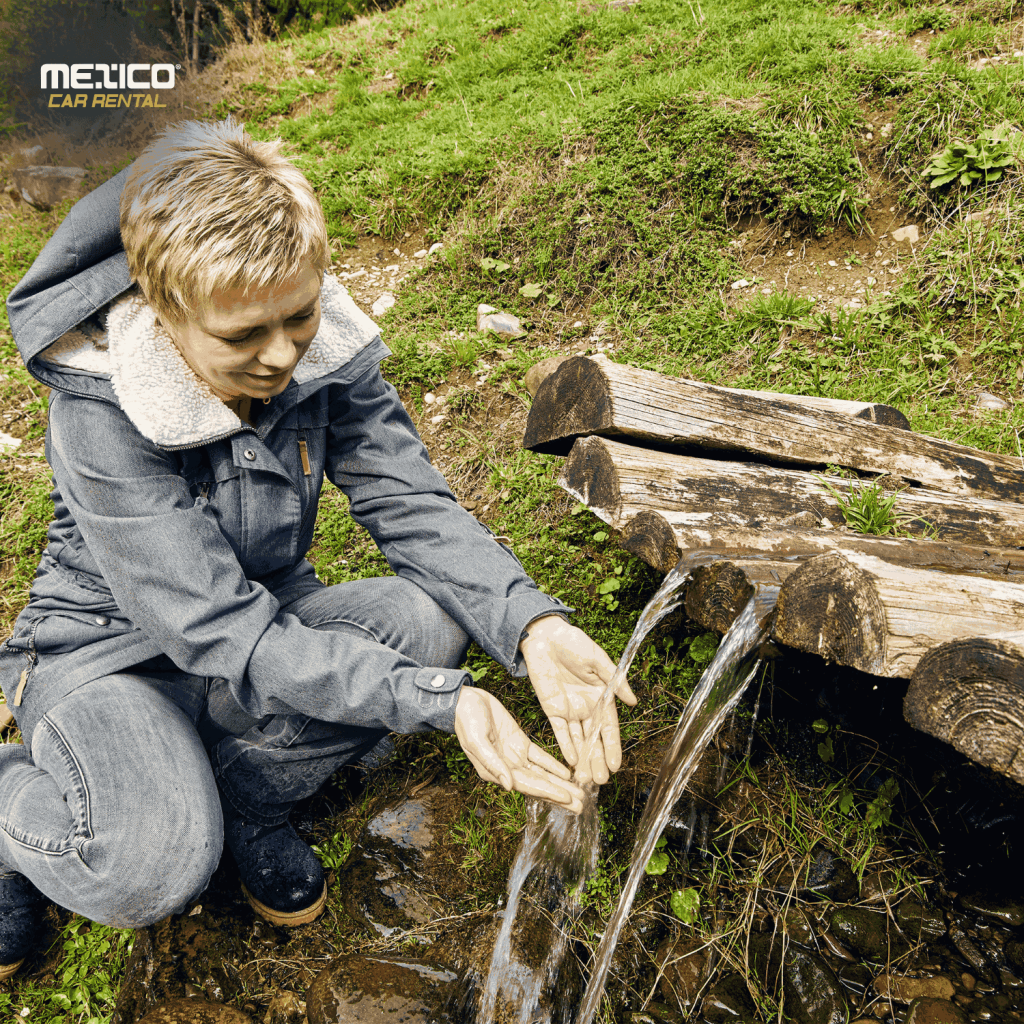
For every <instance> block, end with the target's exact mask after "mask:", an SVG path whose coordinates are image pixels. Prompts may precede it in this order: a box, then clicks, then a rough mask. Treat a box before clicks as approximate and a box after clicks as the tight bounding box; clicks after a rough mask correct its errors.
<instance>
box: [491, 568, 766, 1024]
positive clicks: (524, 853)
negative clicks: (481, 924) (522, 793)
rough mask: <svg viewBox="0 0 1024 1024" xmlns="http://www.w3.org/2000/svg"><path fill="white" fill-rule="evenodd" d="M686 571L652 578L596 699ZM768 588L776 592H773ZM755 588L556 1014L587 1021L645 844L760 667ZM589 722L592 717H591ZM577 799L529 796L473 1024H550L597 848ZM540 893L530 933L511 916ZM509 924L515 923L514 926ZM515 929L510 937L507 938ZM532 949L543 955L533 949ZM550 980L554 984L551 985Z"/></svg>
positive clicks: (707, 674)
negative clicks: (538, 922) (539, 931)
mask: <svg viewBox="0 0 1024 1024" xmlns="http://www.w3.org/2000/svg"><path fill="white" fill-rule="evenodd" d="M689 578H690V573H689V571H688V570H686V569H681V568H677V569H673V570H672V572H670V573H669V574H668V575H667V576H666V577H665V579H664V581H663V582H662V585H661V587H660V588H659V589H658V591H657V593H656V594H655V595H654V597H653V598H651V600H650V602H649V603H648V605H647V607H646V608H645V609H644V610H643V612H642V614H641V615H640V618H639V620H638V621H637V624H636V628H635V629H634V630H633V634H632V636H631V637H630V639H629V642H628V643H627V644H626V649H625V650H624V651H623V653H622V657H621V658H620V659H619V663H618V665H617V666H616V669H615V674H614V676H613V678H612V680H611V682H610V683H609V684H608V686H607V687H606V688H605V690H604V692H603V694H602V696H601V698H600V702H601V705H602V706H603V707H607V705H608V704H610V703H611V702H612V701H613V700H614V699H615V691H616V690H617V689H618V687H619V684H620V683H621V681H622V680H624V679H625V678H626V674H627V672H628V671H629V667H630V665H631V664H632V661H633V658H634V657H635V655H636V652H637V650H638V649H639V647H640V644H641V643H642V642H643V640H644V638H645V637H646V636H647V634H648V633H649V632H650V631H651V630H652V629H653V628H654V626H655V625H656V624H657V623H658V622H659V621H660V620H661V619H663V618H664V617H665V616H666V615H668V614H669V612H671V611H673V610H674V609H675V608H677V607H678V606H679V603H680V600H681V598H680V597H679V591H680V590H681V589H682V587H684V586H685V584H686V583H687V582H688V581H689ZM776 593H777V591H776ZM766 596H768V598H769V602H770V603H773V602H771V598H772V597H774V596H775V595H765V594H759V593H757V592H755V594H754V596H753V597H752V598H751V599H750V602H749V603H748V604H747V606H746V608H745V609H744V610H743V611H742V612H741V613H740V615H739V616H738V617H737V618H736V621H735V622H734V623H733V624H732V626H731V627H730V629H729V631H728V632H727V633H726V634H725V636H724V637H723V638H722V643H721V645H720V646H719V649H718V652H717V654H716V655H715V658H714V660H713V661H712V662H711V664H710V665H709V666H708V667H707V669H706V670H705V671H704V674H703V675H702V676H701V678H700V682H699V683H698V684H697V688H696V689H695V690H694V692H693V694H692V696H691V697H690V699H689V701H688V702H687V705H686V708H685V709H684V711H683V714H682V716H681V717H680V719H679V724H678V725H677V726H676V731H675V734H674V736H673V739H672V743H671V745H670V747H669V750H668V752H667V753H666V755H665V758H664V760H663V762H662V765H661V769H660V771H659V773H658V777H657V779H656V780H655V783H654V787H653V788H652V790H651V793H650V796H649V797H648V800H647V805H646V807H645V809H644V814H643V817H642V818H641V821H640V826H639V830H638V833H637V839H636V844H635V846H634V849H633V855H632V859H631V867H630V871H629V875H628V876H627V879H626V882H625V885H624V886H623V889H622V894H621V896H620V899H619V903H618V906H617V907H616V909H615V913H614V914H613V915H612V917H611V919H610V920H609V922H608V926H607V928H606V929H605V933H604V936H603V937H602V939H601V943H600V945H599V947H598V949H597V952H596V953H595V955H594V960H593V966H592V968H591V974H590V981H589V983H588V985H587V989H586V993H585V995H584V998H583V1002H582V1005H581V1006H580V1008H579V1011H578V1013H573V1012H571V1011H570V1012H562V1013H561V1014H559V1016H561V1017H562V1018H563V1019H571V1018H575V1021H576V1024H590V1021H591V1019H592V1018H593V1016H594V1013H595V1011H596V1009H597V1006H598V1003H599V1002H600V999H601V995H602V993H603V992H604V984H605V980H606V978H607V974H608V969H609V966H610V964H611V958H612V954H613V952H614V951H615V947H616V945H617V943H618V939H619V935H620V933H621V931H622V928H623V925H624V924H625V921H626V917H627V916H628V914H629V911H630V908H631V907H632V904H633V899H634V897H635V895H636V891H637V888H638V887H639V884H640V881H641V879H642V878H643V874H644V867H645V866H646V864H647V862H648V860H649V859H650V857H651V854H652V853H653V852H654V847H655V843H656V842H657V841H658V837H659V836H660V835H661V831H662V829H663V828H664V827H665V823H666V821H667V820H668V817H669V815H670V814H671V811H672V808H673V806H674V805H675V803H676V801H677V800H678V799H679V797H680V796H681V795H682V792H683V790H684V789H685V787H686V784H687V783H688V782H689V780H690V777H691V776H692V775H693V772H694V770H695V769H696V767H697V764H698V762H699V760H700V756H701V754H702V753H703V752H704V749H705V747H706V746H707V744H708V743H709V742H710V740H711V739H712V738H713V737H714V735H715V733H716V732H717V731H718V729H719V728H720V727H721V725H722V723H723V721H724V720H725V717H726V715H728V713H729V712H730V710H731V709H732V708H733V707H735V705H736V703H737V702H738V701H739V699H740V697H741V696H742V694H743V691H744V690H745V689H746V687H747V684H748V683H749V682H750V680H751V679H752V678H753V676H754V673H755V672H756V671H757V667H758V665H759V663H760V661H759V658H758V656H757V651H758V648H759V647H760V645H761V643H762V641H763V640H764V637H765V634H766V629H765V627H763V626H761V625H760V621H761V620H762V617H763V615H764V613H765V610H766V608H765V605H766V601H765V597H766ZM597 720H600V719H599V718H598V719H597ZM598 735H599V734H598V732H597V731H596V730H595V731H594V732H593V733H592V734H591V736H590V737H588V739H587V741H586V742H585V743H584V749H583V751H582V752H581V755H580V764H588V763H589V759H590V755H591V752H592V748H593V745H594V743H596V741H597V736H598ZM585 789H586V792H587V800H586V802H585V805H584V810H583V813H582V814H581V815H579V817H575V816H574V815H572V814H569V813H568V812H567V811H565V810H563V809H562V808H559V807H555V806H552V805H550V804H546V803H542V802H540V801H536V800H531V801H529V802H528V805H527V807H528V821H527V827H526V831H525V834H524V837H523V843H522V846H521V847H520V849H519V852H518V854H517V855H516V859H515V862H514V864H513V866H512V871H511V873H510V875H509V895H508V903H507V905H506V908H505V910H504V912H503V915H502V924H501V928H500V930H499V933H498V938H497V940H496V942H495V945H494V951H493V953H492V956H491V963H490V968H489V970H488V974H487V977H486V979H484V982H483V985H482V986H481V989H480V997H479V1003H478V1012H477V1022H478V1024H496V1022H497V1021H500V1022H501V1024H550V1022H551V1021H552V1019H553V1017H554V1015H555V1009H556V1005H557V1004H556V1000H557V998H558V994H557V992H555V990H556V989H558V988H562V989H563V991H562V993H561V996H562V1002H563V1003H567V1002H568V1001H569V997H568V995H567V993H566V992H565V991H564V989H565V979H564V978H561V977H560V974H561V971H562V961H563V959H564V956H565V951H566V947H567V942H568V938H567V936H568V932H569V929H570V927H571V923H572V921H573V920H574V919H575V918H576V916H577V915H578V914H579V912H580V901H579V894H580V891H581V889H582V887H583V884H584V882H585V881H586V879H587V878H589V877H590V876H591V875H592V874H593V873H594V871H595V869H596V866H597V853H598V815H597V787H596V786H595V785H593V784H589V785H588V786H586V787H585ZM527 886H529V888H530V891H531V895H535V894H538V893H539V894H540V896H541V899H542V901H543V902H544V904H545V906H544V912H543V915H542V916H543V919H544V924H545V934H544V936H543V939H542V940H541V942H540V943H539V944H538V941H537V937H536V935H532V941H531V937H527V933H530V932H532V929H530V928H529V927H527V926H524V924H523V922H522V915H520V909H521V904H522V900H523V893H524V888H526V887H527ZM517 922H518V923H517ZM517 932H518V934H517ZM538 945H539V946H540V948H541V949H542V950H543V955H542V956H540V955H538V948H537V947H538ZM556 981H557V982H558V985H556V984H555V983H556Z"/></svg>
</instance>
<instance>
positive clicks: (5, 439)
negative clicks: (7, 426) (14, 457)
mask: <svg viewBox="0 0 1024 1024" xmlns="http://www.w3.org/2000/svg"><path fill="white" fill-rule="evenodd" d="M20 445H21V438H20V437H12V436H11V435H10V434H5V433H4V432H3V431H2V430H0V455H5V454H6V453H7V452H13V451H14V449H15V448H18V447H20Z"/></svg>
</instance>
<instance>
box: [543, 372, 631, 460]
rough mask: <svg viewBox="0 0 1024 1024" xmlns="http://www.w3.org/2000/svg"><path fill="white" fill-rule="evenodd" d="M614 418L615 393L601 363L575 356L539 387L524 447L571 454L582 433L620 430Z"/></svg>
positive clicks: (549, 453)
mask: <svg viewBox="0 0 1024 1024" xmlns="http://www.w3.org/2000/svg"><path fill="white" fill-rule="evenodd" d="M613 419H614V417H613V413H612V396H611V392H610V390H609V388H608V382H607V380H606V378H605V376H604V374H603V373H602V372H601V368H600V366H599V365H598V364H597V363H595V362H594V361H593V360H592V359H587V358H586V357H584V356H573V357H572V358H571V359H567V360H566V361H565V362H564V363H562V365H561V366H560V367H559V368H558V369H557V370H556V371H555V372H554V373H552V374H551V375H550V376H549V377H547V378H546V379H545V380H544V382H543V383H542V384H541V386H540V387H539V388H538V389H537V394H536V396H535V397H534V400H533V405H532V406H531V407H530V416H529V419H528V420H527V422H526V432H525V434H524V435H523V447H524V448H529V449H530V451H534V452H542V453H543V454H546V455H567V454H568V453H569V450H570V448H571V447H572V443H573V441H574V440H575V439H576V438H577V437H580V436H581V435H585V434H595V433H598V432H604V433H618V431H617V430H615V429H614V424H613Z"/></svg>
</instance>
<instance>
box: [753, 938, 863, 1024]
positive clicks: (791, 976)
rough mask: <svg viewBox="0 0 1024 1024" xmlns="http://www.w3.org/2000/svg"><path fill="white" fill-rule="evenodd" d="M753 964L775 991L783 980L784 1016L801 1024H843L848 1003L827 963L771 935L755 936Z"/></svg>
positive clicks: (762, 981) (762, 979)
mask: <svg viewBox="0 0 1024 1024" xmlns="http://www.w3.org/2000/svg"><path fill="white" fill-rule="evenodd" d="M750 960H751V968H752V970H753V972H754V974H755V975H756V976H757V977H758V978H759V979H760V980H761V983H762V984H763V985H764V986H765V987H766V988H768V989H770V990H772V991H778V989H779V979H780V976H781V980H782V985H781V988H782V999H783V1006H782V1012H783V1013H784V1014H785V1016H786V1017H787V1018H791V1019H792V1020H794V1021H796V1022H797V1024H842V1022H843V1021H845V1020H846V1019H847V1013H848V1010H847V1006H846V1000H845V998H844V997H843V992H842V985H841V983H840V981H839V979H838V978H837V977H836V975H835V972H834V971H833V970H832V968H831V967H829V966H828V964H827V963H825V961H824V960H823V959H822V958H821V957H820V956H818V954H817V953H812V952H811V951H810V950H806V949H803V948H802V947H800V946H797V945H795V944H794V943H786V944H785V950H783V943H782V941H781V940H780V939H779V938H777V937H774V938H773V936H772V935H770V934H765V935H756V936H752V937H751V939H750Z"/></svg>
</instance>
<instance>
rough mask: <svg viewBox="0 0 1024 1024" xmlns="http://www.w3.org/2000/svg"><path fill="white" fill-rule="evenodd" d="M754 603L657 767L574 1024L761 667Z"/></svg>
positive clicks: (580, 1020)
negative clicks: (710, 751)
mask: <svg viewBox="0 0 1024 1024" xmlns="http://www.w3.org/2000/svg"><path fill="white" fill-rule="evenodd" d="M757 603H758V596H757V594H756V593H755V594H754V596H753V597H751V599H750V602H749V603H748V604H747V606H746V608H744V610H743V611H742V612H741V613H740V614H739V615H738V616H737V618H736V620H735V622H733V624H732V625H731V626H730V627H729V631H728V632H727V633H726V634H725V636H724V637H723V638H722V643H721V645H720V646H719V648H718V653H717V654H716V655H715V657H714V660H713V661H712V662H711V664H710V665H709V666H708V667H707V669H705V671H704V674H703V675H702V676H701V678H700V682H699V683H698V684H697V688H696V689H695V690H694V691H693V694H692V696H691V697H690V699H689V700H688V701H687V703H686V708H685V710H684V711H683V714H682V716H681V717H680V719H679V724H678V725H677V726H676V731H675V735H674V736H673V737H672V744H671V746H670V747H669V749H668V753H666V755H665V759H664V760H663V761H662V763H661V769H660V771H659V772H658V778H657V779H656V780H655V783H654V787H653V788H652V790H651V794H650V796H649V797H648V798H647V806H646V807H645V808H644V813H643V817H642V818H641V819H640V827H639V830H638V832H637V837H636V844H635V845H634V847H633V855H632V858H631V861H630V869H629V875H628V876H627V878H626V883H625V885H624V886H623V888H622V894H621V896H620V897H619V903H618V906H617V907H616V908H615V913H614V914H612V916H611V919H610V920H609V921H608V926H607V928H605V932H604V936H603V937H602V939H601V944H600V945H599V946H598V948H597V952H596V953H595V954H594V962H593V966H592V968H591V973H590V981H589V983H588V984H587V991H586V994H585V995H584V998H583V1003H582V1005H581V1006H580V1010H579V1014H578V1015H577V1016H576V1024H590V1021H591V1020H592V1019H593V1016H594V1013H595V1011H596V1010H597V1005H598V1003H599V1002H600V1000H601V995H602V993H603V992H604V983H605V979H606V977H607V975H608V968H609V966H610V965H611V959H612V954H613V953H614V952H615V946H616V945H617V943H618V941H619V934H620V933H621V931H622V927H623V925H624V924H625V923H626V916H627V915H628V914H629V911H630V908H631V907H632V905H633V898H634V897H635V896H636V891H637V888H638V887H639V885H640V881H641V879H642V878H643V875H644V868H645V867H646V865H647V862H648V861H649V860H650V858H651V854H652V853H654V847H655V843H657V841H658V837H659V836H660V835H661V832H662V829H664V827H665V824H666V822H667V821H668V819H669V816H670V815H671V813H672V807H673V806H674V805H675V803H676V801H677V800H678V799H679V797H680V796H681V795H682V793H683V790H684V789H685V788H686V784H687V783H688V782H689V781H690V777H691V776H692V775H693V773H694V770H695V769H696V767H697V764H698V762H699V760H700V757H701V754H703V752H704V749H705V747H707V745H708V743H709V742H710V741H711V739H712V738H713V737H714V735H715V733H716V732H717V731H718V729H719V728H720V727H721V725H722V723H723V722H724V721H725V717H726V715H727V714H728V713H729V712H730V710H732V708H733V707H735V705H736V703H737V701H739V699H740V697H741V696H742V695H743V691H744V690H745V689H746V688H747V684H748V683H749V682H750V680H751V679H753V677H754V673H755V672H756V671H757V667H758V665H759V664H760V657H759V656H758V648H759V647H760V646H761V643H762V641H763V640H764V638H765V635H766V633H767V629H766V627H764V626H762V625H760V623H759V621H758V614H757V613H758V608H757Z"/></svg>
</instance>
